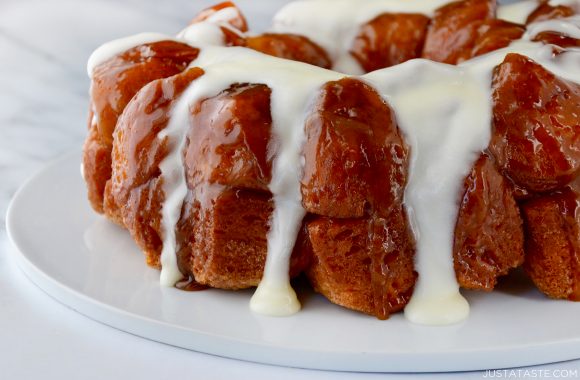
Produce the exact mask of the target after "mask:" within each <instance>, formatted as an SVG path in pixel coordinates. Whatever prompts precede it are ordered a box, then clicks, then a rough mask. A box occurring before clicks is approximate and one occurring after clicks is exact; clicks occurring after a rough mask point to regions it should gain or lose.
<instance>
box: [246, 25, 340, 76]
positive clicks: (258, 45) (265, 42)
mask: <svg viewBox="0 0 580 380" xmlns="http://www.w3.org/2000/svg"><path fill="white" fill-rule="evenodd" d="M245 46H246V47H248V48H250V49H252V50H256V51H259V52H261V53H264V54H268V55H272V56H274V57H278V58H284V59H290V60H292V61H299V62H304V63H309V64H311V65H314V66H318V67H323V68H325V69H330V68H331V67H332V62H331V61H330V58H329V57H328V55H327V53H326V51H325V50H324V49H323V48H321V47H320V46H318V45H317V44H315V43H314V42H312V41H310V40H309V39H308V38H306V37H303V36H299V35H295V34H276V33H265V34H260V35H258V36H249V37H247V38H246V41H245Z"/></svg>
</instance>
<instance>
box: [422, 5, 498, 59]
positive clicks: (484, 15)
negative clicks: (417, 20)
mask: <svg viewBox="0 0 580 380" xmlns="http://www.w3.org/2000/svg"><path fill="white" fill-rule="evenodd" d="M495 10H496V1H495V0H461V1H456V2H453V3H450V4H447V5H445V6H443V7H441V8H439V9H437V10H436V12H435V16H434V17H433V19H432V21H431V25H430V26H429V30H428V32H427V38H426V40H425V47H424V49H423V58H427V59H430V60H433V61H437V62H443V63H450V64H455V63H457V62H458V61H459V60H460V58H461V56H462V55H464V54H465V51H466V50H467V51H471V49H472V48H473V47H474V45H475V41H476V39H477V34H478V33H477V30H478V29H479V28H480V26H481V25H482V24H483V23H484V22H486V21H488V20H492V19H495Z"/></svg>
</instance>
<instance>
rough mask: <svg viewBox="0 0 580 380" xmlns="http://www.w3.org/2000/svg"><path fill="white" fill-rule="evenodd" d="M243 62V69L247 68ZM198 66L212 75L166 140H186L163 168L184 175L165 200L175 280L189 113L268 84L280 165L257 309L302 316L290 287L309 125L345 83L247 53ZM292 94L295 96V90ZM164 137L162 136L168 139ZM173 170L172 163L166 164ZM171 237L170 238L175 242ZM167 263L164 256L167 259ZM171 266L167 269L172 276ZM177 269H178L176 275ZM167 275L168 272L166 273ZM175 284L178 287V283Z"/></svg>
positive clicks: (210, 57)
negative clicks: (323, 97)
mask: <svg viewBox="0 0 580 380" xmlns="http://www.w3.org/2000/svg"><path fill="white" fill-rule="evenodd" d="M241 62H243V64H241ZM191 67H201V68H203V69H204V71H205V74H204V75H202V76H201V77H200V78H198V79H197V80H196V81H195V82H194V83H193V85H192V86H190V87H189V89H188V90H187V91H186V92H185V93H184V94H183V96H182V97H181V99H180V100H179V102H178V104H177V105H176V107H175V108H174V111H173V113H172V118H171V122H170V124H169V126H168V128H166V130H165V131H166V135H167V136H169V137H170V138H171V140H173V141H178V140H179V141H180V142H179V143H178V144H176V145H175V146H176V147H178V148H174V149H173V150H172V152H171V153H170V155H169V156H168V157H167V158H166V159H165V160H164V161H163V168H162V173H163V176H164V178H166V175H165V172H166V171H167V172H168V171H169V168H178V169H177V171H178V172H179V173H180V174H179V178H171V179H169V180H166V183H167V185H168V186H167V187H166V188H165V194H166V195H167V197H168V199H172V200H174V199H175V202H173V201H172V203H171V204H170V205H169V206H168V205H167V203H166V205H165V206H164V214H163V216H164V219H163V220H164V223H163V224H164V225H165V226H166V227H165V230H166V234H165V238H164V244H163V245H164V249H163V253H164V255H166V256H168V258H167V265H168V271H170V273H173V272H174V269H176V265H175V263H174V262H172V261H170V258H169V256H172V257H173V258H174V257H175V250H174V246H175V240H174V234H173V235H172V234H171V233H170V231H172V230H174V228H175V225H176V223H177V221H178V218H179V215H178V212H180V211H181V205H182V203H183V199H184V197H185V195H186V193H187V189H186V184H185V178H184V173H183V162H182V157H181V152H182V149H183V144H184V141H185V140H184V139H185V133H186V131H187V130H188V129H189V127H190V126H189V121H188V120H189V119H188V115H189V113H188V111H187V110H188V109H189V107H190V106H191V105H193V104H196V103H197V102H199V101H201V100H203V99H205V98H208V97H211V96H215V95H217V94H218V93H219V92H221V91H222V90H224V89H227V88H228V87H229V86H230V85H231V84H233V83H261V84H266V85H267V86H268V87H269V88H270V89H271V90H272V95H271V113H272V135H273V142H274V143H273V144H271V145H272V146H273V147H274V151H273V152H271V153H272V154H273V157H275V158H274V162H273V167H272V182H271V183H270V186H269V187H270V191H271V192H272V195H273V198H274V213H273V215H272V220H271V229H270V232H269V234H268V256H267V260H266V268H265V270H264V277H263V280H262V282H261V283H260V286H259V287H258V289H257V291H256V293H255V295H254V297H252V301H251V307H252V309H253V310H256V311H258V312H260V313H264V314H268V315H289V314H292V313H294V312H296V311H298V310H299V309H300V304H299V303H298V300H297V298H296V294H295V292H294V290H293V289H292V287H291V286H290V282H289V281H290V279H289V274H288V266H289V260H290V255H291V253H292V249H293V247H294V242H295V240H296V237H297V235H298V231H299V229H300V226H301V223H302V218H303V217H304V215H305V211H304V208H303V207H302V195H301V192H300V179H301V177H302V168H303V162H302V156H301V151H302V145H303V144H304V140H305V136H304V121H305V120H304V118H305V115H306V112H307V110H308V109H307V107H308V105H309V103H310V99H311V98H312V97H313V96H316V94H317V89H318V88H319V87H320V86H322V84H323V83H325V82H327V81H331V80H336V79H338V78H340V77H342V75H341V74H338V73H335V72H332V71H327V70H324V69H319V68H316V67H312V66H309V65H305V64H302V63H297V62H293V61H287V60H282V59H278V58H274V57H270V56H266V55H263V54H261V53H257V52H254V51H252V50H248V49H244V48H220V47H206V48H204V49H203V50H202V51H201V53H200V55H199V57H198V58H197V59H196V60H195V61H194V62H192V63H191ZM289 88H291V89H292V90H291V91H289V90H288V89H289ZM161 137H163V136H161ZM166 163H167V164H166ZM168 238H169V239H168ZM162 257H163V256H162ZM165 268H166V267H165V265H164V266H163V270H165ZM171 268H173V269H171ZM162 273H163V272H162ZM171 285H173V284H171Z"/></svg>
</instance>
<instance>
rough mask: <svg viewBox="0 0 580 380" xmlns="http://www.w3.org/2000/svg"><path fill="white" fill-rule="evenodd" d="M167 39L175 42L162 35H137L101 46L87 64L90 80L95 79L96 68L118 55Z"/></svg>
mask: <svg viewBox="0 0 580 380" xmlns="http://www.w3.org/2000/svg"><path fill="white" fill-rule="evenodd" d="M167 39H169V40H173V39H174V38H173V37H169V36H166V35H165V34H161V33H139V34H135V35H134V36H129V37H125V38H119V39H117V40H113V41H109V42H107V43H105V44H103V45H101V46H99V47H98V48H97V50H95V51H94V52H93V54H91V56H90V57H89V61H88V63H87V73H88V74H89V78H92V77H93V71H94V70H95V67H97V66H98V65H100V64H101V63H103V62H105V61H107V60H109V59H110V58H112V57H114V56H116V55H117V54H121V53H123V52H124V51H127V50H129V49H132V48H134V47H136V46H139V45H143V44H147V43H153V42H159V41H165V40H167Z"/></svg>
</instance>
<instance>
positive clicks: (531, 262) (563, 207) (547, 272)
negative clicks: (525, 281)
mask: <svg viewBox="0 0 580 380" xmlns="http://www.w3.org/2000/svg"><path fill="white" fill-rule="evenodd" d="M577 182H578V181H577ZM577 188H578V184H577V185H576V189H573V188H570V187H568V188H565V189H563V190H561V191H557V192H555V193H553V194H550V195H545V196H541V197H539V198H537V199H534V200H531V201H528V202H525V203H524V204H523V205H522V211H523V215H524V220H525V225H526V262H525V264H524V268H525V269H526V272H527V273H528V275H529V276H530V277H531V279H532V280H533V281H534V283H535V284H536V286H537V287H538V289H540V290H541V291H542V292H544V293H545V294H546V295H548V296H550V297H552V298H563V299H569V300H573V301H580V196H579V193H578V189H577Z"/></svg>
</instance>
